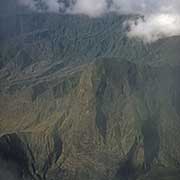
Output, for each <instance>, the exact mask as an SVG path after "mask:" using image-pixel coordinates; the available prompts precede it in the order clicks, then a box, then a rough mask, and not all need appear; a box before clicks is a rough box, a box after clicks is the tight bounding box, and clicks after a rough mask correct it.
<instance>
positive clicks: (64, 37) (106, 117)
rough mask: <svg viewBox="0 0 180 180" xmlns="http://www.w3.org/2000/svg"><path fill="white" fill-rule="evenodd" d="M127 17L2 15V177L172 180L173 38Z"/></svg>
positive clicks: (176, 164)
mask: <svg viewBox="0 0 180 180" xmlns="http://www.w3.org/2000/svg"><path fill="white" fill-rule="evenodd" d="M129 18H132V17H128V16H116V15H113V14H112V15H108V16H106V17H102V18H97V19H89V18H88V17H84V16H62V15H57V14H48V13H32V12H28V13H27V12H26V13H20V14H17V13H16V11H15V13H14V14H13V15H9V14H8V15H7V14H5V15H4V14H3V15H2V16H1V17H0V27H2V28H0V31H1V32H0V39H1V41H0V47H1V48H0V179H2V180H5V179H7V178H9V179H10V180H11V179H12V180H16V179H18V180H19V179H20V180H21V179H34V180H36V179H37V180H52V179H53V180H56V179H57V180H58V179H62V180H72V179H73V180H109V179H112V180H117V179H120V180H121V179H122V180H129V179H132V180H135V179H138V180H144V179H148V180H156V179H157V180H159V179H162V180H167V179H168V180H172V179H173V180H174V179H175V180H178V179H179V177H180V170H179V168H180V153H179V148H180V140H179V135H180V131H179V128H180V122H179V117H180V109H179V104H180V86H179V75H180V64H179V48H178V47H179V44H180V39H179V37H174V38H169V39H165V40H161V41H158V42H156V43H154V44H151V45H149V44H146V45H144V44H143V43H142V42H141V41H139V40H134V39H128V38H127V37H126V33H125V32H126V29H125V27H124V25H123V22H124V21H125V20H126V19H129Z"/></svg>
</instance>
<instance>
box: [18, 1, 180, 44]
mask: <svg viewBox="0 0 180 180" xmlns="http://www.w3.org/2000/svg"><path fill="white" fill-rule="evenodd" d="M18 1H19V2H20V3H21V4H23V5H25V6H28V7H30V8H32V9H36V10H41V9H45V10H47V11H51V12H63V13H69V14H84V15H87V16H89V17H92V18H95V17H98V16H102V15H104V14H107V13H110V12H115V13H118V14H140V15H142V16H143V17H144V18H138V19H136V20H135V21H129V22H128V25H129V32H128V33H127V35H128V37H129V38H140V39H142V40H143V41H144V42H154V41H156V40H158V39H162V38H165V37H171V36H175V35H180V1H179V0H18Z"/></svg>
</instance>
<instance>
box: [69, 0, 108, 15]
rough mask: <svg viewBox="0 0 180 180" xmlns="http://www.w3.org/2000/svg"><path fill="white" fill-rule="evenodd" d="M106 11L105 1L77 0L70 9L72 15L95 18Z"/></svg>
mask: <svg viewBox="0 0 180 180" xmlns="http://www.w3.org/2000/svg"><path fill="white" fill-rule="evenodd" d="M107 10H108V9H107V1H106V0H77V1H76V3H75V4H74V6H73V8H72V13H75V14H86V15H88V16H90V17H97V16H100V15H102V14H104V13H105V12H106V11H107Z"/></svg>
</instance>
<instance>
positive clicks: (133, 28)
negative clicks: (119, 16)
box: [128, 14, 180, 43]
mask: <svg viewBox="0 0 180 180" xmlns="http://www.w3.org/2000/svg"><path fill="white" fill-rule="evenodd" d="M128 24H129V27H130V31H129V32H128V37H130V38H140V39H142V40H143V41H144V42H148V43H150V42H154V41H157V40H159V39H162V38H165V37H171V36H177V35H180V15H178V14H153V15H149V16H147V17H145V18H143V19H142V18H138V19H137V20H136V21H129V22H128Z"/></svg>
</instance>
